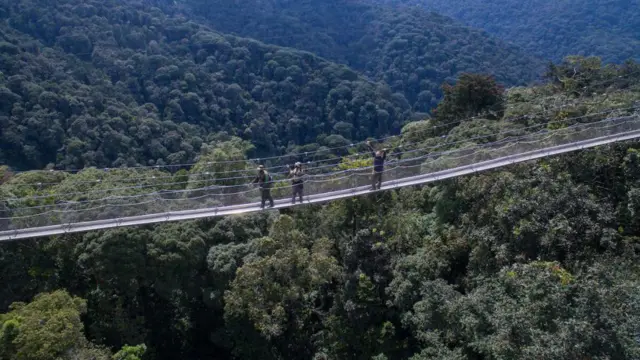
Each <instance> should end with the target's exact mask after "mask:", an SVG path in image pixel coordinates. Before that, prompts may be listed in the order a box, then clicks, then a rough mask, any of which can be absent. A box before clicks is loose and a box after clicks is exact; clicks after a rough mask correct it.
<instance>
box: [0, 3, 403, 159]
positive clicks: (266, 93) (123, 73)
mask: <svg viewBox="0 0 640 360" xmlns="http://www.w3.org/2000/svg"><path fill="white" fill-rule="evenodd" d="M207 6H208V7H210V6H211V4H208V5H207ZM0 9H1V10H2V13H3V16H4V17H7V18H10V19H11V21H8V22H5V23H3V24H2V26H1V30H2V32H3V34H5V38H6V39H8V40H9V41H11V42H12V43H14V44H20V47H19V51H18V52H17V53H16V52H15V51H5V52H2V54H1V55H0V58H1V59H0V60H1V61H0V71H2V72H3V74H4V77H3V78H2V79H0V93H2V96H1V97H2V99H3V100H2V103H1V104H0V108H2V109H3V110H4V111H3V114H4V115H3V116H2V117H0V125H1V126H0V127H1V128H2V129H3V130H2V132H0V142H1V143H2V144H3V146H2V150H1V151H0V162H2V163H5V164H8V165H11V166H12V167H14V168H16V169H19V170H24V169H33V168H44V167H45V166H55V167H56V168H65V169H82V168H86V167H89V166H97V167H100V168H104V167H120V166H135V165H165V164H174V165H175V164H184V163H192V162H195V160H196V158H197V157H198V155H199V154H201V153H204V154H207V155H205V157H206V156H209V157H216V156H217V155H214V154H212V153H209V150H208V149H204V148H205V147H206V144H211V143H212V142H213V143H215V142H216V140H217V139H216V137H217V135H213V134H215V133H218V132H223V131H224V132H227V133H228V134H230V136H237V137H240V138H241V139H242V140H244V141H249V142H251V144H253V146H254V149H244V151H249V152H250V153H251V155H253V156H263V155H273V154H281V153H283V152H284V151H286V150H287V149H289V148H291V149H294V148H296V147H300V146H304V145H308V144H313V143H315V142H316V141H317V139H318V138H319V137H326V136H329V135H332V134H334V135H340V136H346V139H349V140H351V139H363V138H366V137H379V136H382V135H385V134H387V133H389V132H395V131H398V130H399V129H400V127H401V126H402V124H403V122H404V121H405V120H406V119H407V118H408V117H409V115H410V112H411V110H410V107H409V105H408V104H407V101H406V100H405V99H404V97H403V96H402V95H400V94H393V91H392V90H390V89H389V88H388V86H386V85H384V84H382V83H379V84H378V83H373V82H371V81H369V80H367V79H366V78H364V77H362V76H359V75H358V74H357V73H355V72H354V71H352V70H350V69H349V68H347V67H346V66H344V65H338V64H335V63H331V62H329V61H326V60H323V59H321V58H319V57H317V56H315V55H313V54H311V53H307V52H301V51H296V50H293V49H285V48H279V47H276V46H271V45H265V44H262V43H260V42H257V41H255V40H251V39H246V38H239V37H235V36H230V35H224V34H220V33H217V32H214V31H211V30H210V29H208V28H206V27H205V26H203V25H199V24H197V23H195V22H193V21H190V20H187V19H184V18H181V17H174V16H171V15H169V14H168V13H169V12H170V11H169V10H167V13H163V12H162V11H160V10H159V9H158V8H156V7H154V6H153V4H152V2H138V1H134V2H130V3H122V2H116V1H89V2H86V1H85V2H80V1H78V0H64V1H63V2H58V3H51V2H42V1H37V0H23V1H20V2H5V3H3V4H1V5H0ZM24 14H33V16H24ZM131 17H134V18H136V20H135V21H132V20H131ZM60 18H65V19H67V20H65V25H64V26H59V25H58V24H59V23H60V21H59V19H60ZM203 150H204V151H203Z"/></svg>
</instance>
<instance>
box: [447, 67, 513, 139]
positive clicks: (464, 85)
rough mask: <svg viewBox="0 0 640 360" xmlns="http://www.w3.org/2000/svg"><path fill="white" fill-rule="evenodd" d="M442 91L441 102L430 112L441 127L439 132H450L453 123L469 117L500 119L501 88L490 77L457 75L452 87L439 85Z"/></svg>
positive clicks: (501, 110) (502, 102)
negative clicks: (442, 128)
mask: <svg viewBox="0 0 640 360" xmlns="http://www.w3.org/2000/svg"><path fill="white" fill-rule="evenodd" d="M442 91H443V92H444V98H443V99H442V101H441V102H440V104H438V107H437V108H436V109H435V110H434V115H435V119H436V124H437V125H441V126H444V130H441V131H440V132H443V131H446V130H448V129H451V128H453V127H454V126H455V125H456V124H449V123H451V122H453V121H462V120H468V119H467V118H470V117H473V116H488V117H490V118H493V119H496V118H498V119H499V118H501V117H502V112H503V111H504V106H505V105H504V96H503V93H504V88H503V87H502V85H499V84H498V83H497V82H496V81H495V79H494V78H493V76H491V75H481V74H469V73H465V74H461V75H460V77H459V78H458V81H457V82H456V84H455V85H453V86H451V85H449V84H446V83H445V84H444V85H442Z"/></svg>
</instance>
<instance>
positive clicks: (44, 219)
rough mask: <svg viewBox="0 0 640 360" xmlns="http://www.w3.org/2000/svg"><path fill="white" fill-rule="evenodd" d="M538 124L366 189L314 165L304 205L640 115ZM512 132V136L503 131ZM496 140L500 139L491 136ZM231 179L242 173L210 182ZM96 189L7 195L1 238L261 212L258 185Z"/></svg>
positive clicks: (537, 154) (534, 152) (462, 166)
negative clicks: (26, 197) (29, 202)
mask: <svg viewBox="0 0 640 360" xmlns="http://www.w3.org/2000/svg"><path fill="white" fill-rule="evenodd" d="M609 113H611V111H609ZM577 119H579V118H573V119H572V120H573V121H576V120H577ZM565 120H568V119H565ZM543 125H544V126H546V127H545V128H543V129H542V130H540V131H537V132H529V133H527V131H526V129H517V130H509V131H507V132H505V134H500V133H497V134H491V135H487V136H479V137H476V138H472V139H465V141H458V142H457V144H456V146H457V148H454V149H451V150H446V151H434V148H436V146H431V147H426V146H423V147H417V148H415V149H411V150H406V151H403V152H401V153H399V155H398V157H397V159H390V160H389V161H387V163H386V164H385V171H384V174H383V182H382V187H381V188H380V189H379V190H371V171H372V169H371V167H370V166H363V167H357V168H347V169H339V168H336V166H335V164H333V165H331V166H317V167H315V168H312V169H310V170H314V169H315V170H319V171H320V172H319V173H317V174H313V172H314V171H311V173H312V174H310V175H308V176H306V178H305V183H304V192H305V198H304V203H303V204H319V203H326V202H330V201H334V200H338V199H345V198H349V197H355V196H362V195H366V194H372V193H376V192H379V191H387V190H392V189H399V188H403V187H407V186H414V185H421V184H426V183H430V182H435V181H440V180H445V179H450V178H454V177H458V176H464V175H468V174H473V173H478V172H481V171H486V170H490V169H496V168H500V167H504V166H507V165H511V164H516V163H521V162H525V161H530V160H535V159H539V158H543V157H548V156H553V155H559V154H563V153H567V152H571V151H576V150H582V149H587V148H593V147H597V146H601V145H606V144H611V143H615V142H620V141H627V140H633V139H636V138H639V137H640V115H639V114H637V113H633V114H631V115H626V116H618V117H609V118H605V119H603V120H599V121H594V122H587V123H580V122H578V123H576V124H574V125H571V126H562V127H559V128H557V129H555V130H548V125H549V123H547V124H543ZM536 126H540V125H536ZM513 134H516V136H506V135H513ZM500 137H502V139H501V140H496V141H489V140H492V139H495V138H500ZM452 144H453V143H450V144H449V145H452ZM240 171H245V172H246V171H247V170H240ZM253 171H255V170H253ZM230 172H233V171H230ZM207 175H209V174H207ZM245 178H246V176H245ZM229 179H242V177H229V178H224V179H215V180H216V181H218V182H219V181H220V180H229ZM243 182H246V181H243ZM95 193H96V194H97V193H99V192H98V191H96V192H95ZM96 194H91V192H88V193H87V194H86V197H87V198H88V199H85V200H81V201H63V200H57V201H55V203H54V204H46V205H36V206H7V205H6V204H10V203H11V202H10V201H6V200H5V202H4V204H5V206H4V209H3V208H2V207H0V241H11V240H19V239H27V238H35V237H43V236H51V235H61V234H70V233H78V232H85V231H93V230H101V229H110V228H117V227H125V226H139V225H146V224H154V223H162V222H168V221H182V220H193V219H201V218H208V217H215V216H226V215H233V214H244V213H250V212H256V211H263V210H262V209H261V204H260V201H259V198H260V192H259V189H257V188H256V186H255V185H252V184H246V183H237V184H231V185H207V186H204V187H195V188H187V189H180V190H166V191H153V192H147V193H142V194H140V193H137V194H134V195H124V196H98V195H96ZM272 194H273V196H274V198H275V199H276V200H275V204H274V205H275V206H274V207H273V209H283V208H289V207H293V206H300V205H303V204H301V203H297V204H294V203H292V200H291V185H290V182H289V181H288V180H286V179H282V180H281V181H278V182H277V183H276V184H275V186H274V188H273V189H272ZM59 195H60V196H64V195H65V194H59ZM0 200H2V199H0ZM17 200H19V199H17ZM0 205H1V204H0ZM267 211H268V210H267Z"/></svg>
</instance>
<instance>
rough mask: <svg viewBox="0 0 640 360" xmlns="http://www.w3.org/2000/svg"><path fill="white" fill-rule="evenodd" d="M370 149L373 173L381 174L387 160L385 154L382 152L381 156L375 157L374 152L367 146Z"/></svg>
mask: <svg viewBox="0 0 640 360" xmlns="http://www.w3.org/2000/svg"><path fill="white" fill-rule="evenodd" d="M369 149H371V155H373V171H375V172H383V171H384V161H385V160H386V158H387V153H386V152H385V151H383V152H382V156H377V155H376V151H375V150H374V149H373V148H372V147H371V146H369Z"/></svg>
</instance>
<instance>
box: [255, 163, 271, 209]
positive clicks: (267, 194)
mask: <svg viewBox="0 0 640 360" xmlns="http://www.w3.org/2000/svg"><path fill="white" fill-rule="evenodd" d="M256 183H257V184H258V185H260V194H261V196H262V205H261V206H260V208H262V209H264V204H265V202H266V201H267V200H269V207H270V208H272V207H273V198H272V197H271V186H272V185H273V179H272V178H271V175H270V174H269V173H268V172H267V170H265V169H264V166H263V165H260V166H259V167H258V176H256V178H255V179H254V180H253V182H252V184H256Z"/></svg>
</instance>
